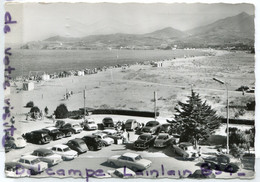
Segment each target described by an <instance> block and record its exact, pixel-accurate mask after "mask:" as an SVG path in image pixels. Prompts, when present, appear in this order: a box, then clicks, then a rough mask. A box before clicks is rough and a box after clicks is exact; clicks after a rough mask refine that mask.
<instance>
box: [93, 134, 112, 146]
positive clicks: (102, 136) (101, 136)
mask: <svg viewBox="0 0 260 182" xmlns="http://www.w3.org/2000/svg"><path fill="white" fill-rule="evenodd" d="M92 135H95V136H97V137H98V138H99V139H100V140H101V142H102V145H103V146H109V145H111V144H113V143H114V139H112V138H110V137H108V136H107V134H105V133H101V132H97V133H93V134H92Z"/></svg>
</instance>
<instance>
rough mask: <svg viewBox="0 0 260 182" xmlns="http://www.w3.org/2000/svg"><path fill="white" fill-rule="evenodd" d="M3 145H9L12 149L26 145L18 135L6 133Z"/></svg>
mask: <svg viewBox="0 0 260 182" xmlns="http://www.w3.org/2000/svg"><path fill="white" fill-rule="evenodd" d="M5 145H7V146H10V147H11V148H13V149H17V148H24V147H25V146H26V145H27V142H26V141H25V139H24V138H23V137H22V136H20V135H13V136H10V135H8V136H7V137H6V140H5Z"/></svg>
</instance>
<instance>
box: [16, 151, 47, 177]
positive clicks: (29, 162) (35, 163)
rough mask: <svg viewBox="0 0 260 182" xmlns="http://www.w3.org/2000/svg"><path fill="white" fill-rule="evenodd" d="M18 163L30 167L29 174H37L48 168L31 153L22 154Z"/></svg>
mask: <svg viewBox="0 0 260 182" xmlns="http://www.w3.org/2000/svg"><path fill="white" fill-rule="evenodd" d="M18 163H20V164H21V165H22V166H24V167H26V168H30V174H32V175H33V174H39V173H41V172H43V171H44V170H45V169H47V168H48V164H47V163H46V162H42V161H41V160H40V159H39V158H38V157H36V156H32V155H25V156H22V157H21V158H20V159H19V160H18Z"/></svg>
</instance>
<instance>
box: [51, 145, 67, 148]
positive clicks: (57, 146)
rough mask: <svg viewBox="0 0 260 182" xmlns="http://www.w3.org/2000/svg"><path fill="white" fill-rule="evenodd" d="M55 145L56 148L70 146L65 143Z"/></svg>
mask: <svg viewBox="0 0 260 182" xmlns="http://www.w3.org/2000/svg"><path fill="white" fill-rule="evenodd" d="M53 147H56V148H62V149H64V148H67V147H68V146H67V145H63V144H58V145H54V146H53Z"/></svg>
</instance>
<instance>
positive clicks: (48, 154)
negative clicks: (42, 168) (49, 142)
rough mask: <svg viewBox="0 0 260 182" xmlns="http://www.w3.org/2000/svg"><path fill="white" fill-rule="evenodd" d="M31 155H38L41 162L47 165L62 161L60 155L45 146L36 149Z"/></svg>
mask: <svg viewBox="0 0 260 182" xmlns="http://www.w3.org/2000/svg"><path fill="white" fill-rule="evenodd" d="M31 155H33V156H36V157H38V158H39V159H40V160H41V161H43V162H47V163H48V167H50V166H54V165H56V164H58V163H60V162H62V157H61V155H58V154H55V153H54V152H53V151H52V150H49V149H45V148H39V149H36V150H34V151H33V153H32V154H31Z"/></svg>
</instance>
